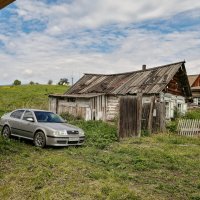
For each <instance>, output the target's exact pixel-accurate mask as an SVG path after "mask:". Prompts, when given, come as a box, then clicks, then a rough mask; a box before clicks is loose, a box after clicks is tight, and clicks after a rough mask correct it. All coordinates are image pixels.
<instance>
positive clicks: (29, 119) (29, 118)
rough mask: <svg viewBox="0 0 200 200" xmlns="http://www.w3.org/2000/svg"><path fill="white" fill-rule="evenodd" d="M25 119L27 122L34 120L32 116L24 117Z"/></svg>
mask: <svg viewBox="0 0 200 200" xmlns="http://www.w3.org/2000/svg"><path fill="white" fill-rule="evenodd" d="M26 121H28V122H34V119H33V118H32V117H28V118H26Z"/></svg>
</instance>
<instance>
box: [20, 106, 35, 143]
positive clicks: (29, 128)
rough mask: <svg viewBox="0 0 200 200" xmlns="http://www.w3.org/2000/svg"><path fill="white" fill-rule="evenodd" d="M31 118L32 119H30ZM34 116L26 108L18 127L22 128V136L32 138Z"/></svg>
mask: <svg viewBox="0 0 200 200" xmlns="http://www.w3.org/2000/svg"><path fill="white" fill-rule="evenodd" d="M31 119H32V120H31ZM35 127H36V124H35V117H34V115H33V113H32V111H30V110H26V111H25V112H24V115H23V117H22V119H21V123H20V129H21V130H22V136H23V137H26V138H30V139H32V138H33V136H34V131H35Z"/></svg>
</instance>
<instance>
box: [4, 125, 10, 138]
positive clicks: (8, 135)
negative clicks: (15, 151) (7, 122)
mask: <svg viewBox="0 0 200 200" xmlns="http://www.w3.org/2000/svg"><path fill="white" fill-rule="evenodd" d="M2 136H3V137H4V138H6V139H8V138H10V136H11V131H10V128H9V127H8V126H4V128H3V130H2Z"/></svg>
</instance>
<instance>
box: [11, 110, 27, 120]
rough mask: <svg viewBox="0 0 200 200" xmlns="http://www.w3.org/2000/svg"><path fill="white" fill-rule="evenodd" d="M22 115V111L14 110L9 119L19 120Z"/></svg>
mask: <svg viewBox="0 0 200 200" xmlns="http://www.w3.org/2000/svg"><path fill="white" fill-rule="evenodd" d="M23 113H24V110H16V111H14V112H13V113H11V115H10V117H12V118H16V119H21V116H22V114H23Z"/></svg>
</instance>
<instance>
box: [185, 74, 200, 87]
mask: <svg viewBox="0 0 200 200" xmlns="http://www.w3.org/2000/svg"><path fill="white" fill-rule="evenodd" d="M198 77H199V74H195V75H188V80H189V83H190V86H192V85H193V83H194V82H195V81H196V79H197V78H198Z"/></svg>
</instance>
